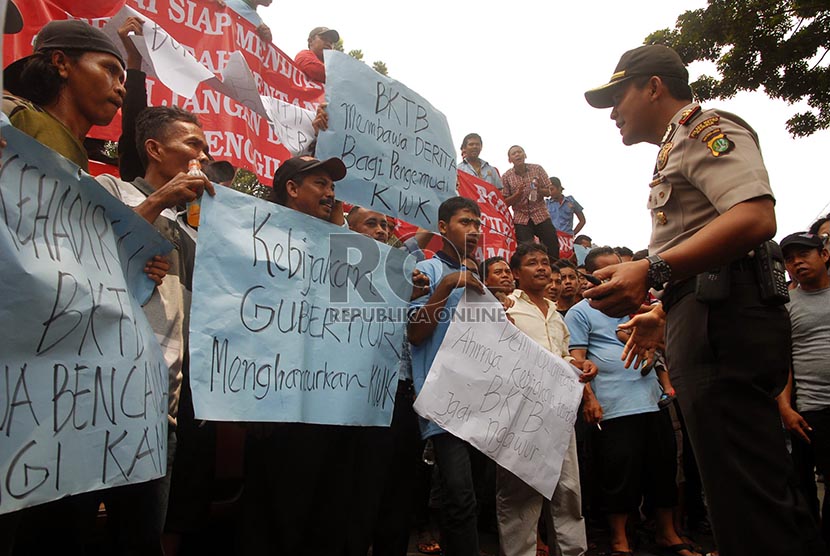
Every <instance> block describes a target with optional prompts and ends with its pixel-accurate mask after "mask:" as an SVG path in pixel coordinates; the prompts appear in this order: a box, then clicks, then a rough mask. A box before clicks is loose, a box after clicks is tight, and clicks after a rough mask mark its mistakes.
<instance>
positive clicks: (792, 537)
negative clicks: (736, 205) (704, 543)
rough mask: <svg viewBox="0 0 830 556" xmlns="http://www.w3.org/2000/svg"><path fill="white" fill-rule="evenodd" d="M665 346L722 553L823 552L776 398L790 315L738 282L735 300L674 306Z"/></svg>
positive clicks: (779, 555)
mask: <svg viewBox="0 0 830 556" xmlns="http://www.w3.org/2000/svg"><path fill="white" fill-rule="evenodd" d="M666 344H667V348H668V349H667V354H668V358H669V361H668V363H669V369H670V372H671V378H672V383H673V384H674V386H675V388H676V390H677V397H678V400H679V402H680V406H681V409H682V411H683V417H684V418H685V420H686V429H687V431H688V433H689V439H690V440H691V443H692V447H693V449H694V453H695V457H696V458H697V462H698V466H699V468H700V475H701V479H702V482H703V487H704V490H705V492H706V499H707V502H708V505H709V514H710V517H711V520H712V527H713V529H714V533H715V539H716V541H717V543H718V549H719V551H720V554H721V555H722V556H738V555H747V556H748V555H758V554H770V555H773V554H774V555H776V556H787V555H793V556H795V555H798V556H802V555H808V554H809V555H813V554H824V546H823V543H822V542H821V539H820V537H819V534H818V528H817V527H816V525H815V522H814V521H813V519H812V517H811V516H810V515H809V511H808V510H807V505H806V502H805V500H804V498H803V496H801V493H800V492H799V490H798V488H797V487H796V486H795V483H796V482H795V479H794V473H793V467H792V463H791V460H790V457H789V455H788V454H787V450H786V446H785V443H784V434H783V430H782V426H781V419H780V417H779V414H778V407H777V404H776V402H775V399H774V398H775V396H776V395H777V394H779V393H780V392H781V389H782V388H783V386H784V384H785V382H786V380H787V373H788V368H789V354H790V322H789V318H788V316H787V311H786V309H784V307H769V306H765V305H763V304H762V303H761V302H760V300H759V297H758V288H757V285H755V284H754V282H751V281H749V280H745V279H738V278H733V281H732V285H731V293H730V295H729V297H728V298H727V299H726V300H723V301H719V302H715V303H710V304H705V303H701V302H699V301H697V299H696V298H695V295H694V293H689V294H687V295H685V296H684V297H682V298H681V299H679V300H677V301H675V303H674V305H673V306H672V307H671V308H670V310H669V313H668V322H667V326H666Z"/></svg>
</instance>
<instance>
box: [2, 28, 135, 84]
mask: <svg viewBox="0 0 830 556" xmlns="http://www.w3.org/2000/svg"><path fill="white" fill-rule="evenodd" d="M55 49H57V50H79V51H81V52H104V53H106V54H112V55H113V56H115V57H116V58H117V59H118V62H119V63H120V64H121V67H126V64H124V58H123V57H122V56H121V53H120V52H119V51H118V49H117V48H116V47H115V45H114V44H113V42H112V41H111V40H110V39H109V37H107V36H106V35H105V34H104V33H103V31H101V30H100V29H96V28H95V27H93V26H91V25H90V24H88V23H86V22H83V21H80V20H77V19H61V20H57V21H50V22H49V23H47V24H46V25H44V26H43V28H42V29H41V30H40V32H39V33H38V34H37V36H36V37H35V46H34V50H33V52H34V53H35V54H37V53H39V52H45V51H49V50H55ZM30 59H31V56H27V57H25V58H21V59H20V60H17V61H15V62H13V63H11V64H9V66H8V67H7V68H6V69H5V70H4V71H3V84H4V86H5V87H6V88H7V89H8V90H9V91H10V92H11V93H12V94H15V95H18V96H21V97H24V98H29V96H31V95H29V94H28V93H29V91H26V90H25V88H24V87H23V85H22V83H20V75H21V74H22V73H23V68H24V67H26V63H27V62H28V61H29V60H30Z"/></svg>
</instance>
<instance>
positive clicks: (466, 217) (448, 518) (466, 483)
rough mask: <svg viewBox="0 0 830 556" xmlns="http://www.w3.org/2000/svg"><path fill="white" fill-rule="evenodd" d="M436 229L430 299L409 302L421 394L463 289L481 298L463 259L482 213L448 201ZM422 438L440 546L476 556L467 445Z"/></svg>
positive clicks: (429, 428)
mask: <svg viewBox="0 0 830 556" xmlns="http://www.w3.org/2000/svg"><path fill="white" fill-rule="evenodd" d="M438 229H439V230H440V231H441V235H442V236H443V240H444V246H443V247H442V249H441V251H439V252H438V253H436V254H435V257H433V258H432V259H429V260H426V261H422V262H420V263H418V265H417V266H416V268H417V269H418V270H420V271H421V272H422V273H424V274H425V275H427V276H428V277H429V283H430V285H431V295H423V296H421V297H419V298H418V299H415V300H413V301H412V303H411V304H410V306H411V307H412V308H413V309H415V311H414V313H412V315H411V317H410V321H409V326H408V328H407V332H408V334H409V341H410V343H411V344H412V375H413V379H414V382H415V391H416V393H420V391H421V388H422V387H423V385H424V381H425V380H426V377H427V373H428V372H429V368H430V366H431V365H432V361H433V359H435V355H436V354H437V353H438V348H439V347H440V346H441V342H442V340H443V339H444V336H445V335H446V333H447V329H448V328H449V321H450V319H449V318H448V314H449V313H450V312H451V311H452V310H453V309H454V308H455V306H456V305H458V302H459V300H460V299H461V297H462V295H463V294H464V290H465V289H466V288H472V289H474V290H475V291H477V292H479V293H484V285H483V284H482V283H481V281H480V280H479V279H478V277H477V276H476V275H475V268H474V267H473V268H472V269H470V268H468V267H467V257H468V256H472V254H473V253H474V252H475V250H476V248H477V247H478V240H479V234H480V230H481V210H480V209H479V208H478V205H477V204H476V203H475V202H474V201H472V200H470V199H467V198H464V197H452V198H450V199H448V200H446V201H444V202H443V203H441V206H440V208H439V209H438ZM421 436H422V437H423V438H424V439H427V438H431V439H432V442H433V446H434V448H435V460H436V463H438V466H439V467H440V469H441V489H442V490H441V493H442V495H443V505H442V511H443V512H444V519H442V529H443V531H442V533H443V534H442V543H443V545H444V548H445V549H446V554H448V555H451V556H456V555H462V554H466V555H470V556H478V553H479V552H478V527H477V524H478V520H477V516H476V498H475V490H474V488H473V474H472V470H471V468H470V453H469V451H470V450H473V449H474V448H472V447H471V446H470V445H469V444H468V443H467V442H465V441H463V440H461V439H460V438H458V437H456V436H453V435H452V434H450V433H448V432H447V431H445V430H444V429H442V428H441V427H439V426H438V425H436V424H435V423H433V422H431V421H427V420H425V419H421Z"/></svg>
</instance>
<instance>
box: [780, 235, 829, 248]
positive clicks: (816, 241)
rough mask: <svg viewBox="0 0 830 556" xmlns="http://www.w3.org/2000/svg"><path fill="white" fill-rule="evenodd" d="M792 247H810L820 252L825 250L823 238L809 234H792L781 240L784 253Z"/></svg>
mask: <svg viewBox="0 0 830 556" xmlns="http://www.w3.org/2000/svg"><path fill="white" fill-rule="evenodd" d="M791 245H801V246H804V247H810V248H814V249H819V250H821V249H824V243H823V242H822V241H821V238H820V237H819V236H817V235H815V234H811V233H809V232H798V233H796V234H790V235H788V236H787V237H785V238H784V239H782V240H781V250H782V251H784V250H785V249H786V248H787V247H790V246H791Z"/></svg>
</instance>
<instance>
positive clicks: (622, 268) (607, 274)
mask: <svg viewBox="0 0 830 556" xmlns="http://www.w3.org/2000/svg"><path fill="white" fill-rule="evenodd" d="M594 276H596V277H597V278H599V279H600V280H602V281H603V283H602V284H600V285H599V286H594V287H592V288H589V289H587V290H585V291H584V292H583V293H582V296H583V297H585V298H587V299H590V300H591V301H590V303H591V307H593V308H594V309H598V310H600V311H602V312H603V313H605V314H606V315H608V316H610V317H622V316H625V315H630V314H631V313H636V312H637V310H638V309H639V308H640V305H641V304H642V303H643V300H644V299H645V297H646V292H647V291H648V288H647V287H646V280H647V277H648V261H647V260H645V259H643V260H641V261H635V262H630V263H621V264H615V265H611V266H607V267H605V268H602V269H600V270H597V271H596V272H594Z"/></svg>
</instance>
